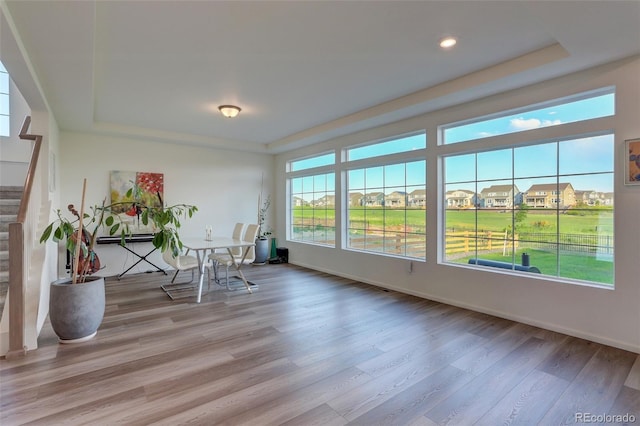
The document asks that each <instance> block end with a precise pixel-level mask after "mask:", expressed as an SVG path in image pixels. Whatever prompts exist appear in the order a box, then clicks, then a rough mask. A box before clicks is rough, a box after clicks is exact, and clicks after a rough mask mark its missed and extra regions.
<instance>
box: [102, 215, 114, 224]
mask: <svg viewBox="0 0 640 426" xmlns="http://www.w3.org/2000/svg"><path fill="white" fill-rule="evenodd" d="M113 221H114V219H113V216H109V217H107V218H106V219H105V221H104V224H105V225H107V226H111V225H113Z"/></svg>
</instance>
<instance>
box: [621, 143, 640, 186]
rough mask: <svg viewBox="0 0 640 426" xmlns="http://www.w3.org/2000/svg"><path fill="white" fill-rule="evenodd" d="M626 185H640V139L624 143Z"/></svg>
mask: <svg viewBox="0 0 640 426" xmlns="http://www.w3.org/2000/svg"><path fill="white" fill-rule="evenodd" d="M624 152H625V161H624V184H625V185H640V138H637V139H627V140H626V141H624Z"/></svg>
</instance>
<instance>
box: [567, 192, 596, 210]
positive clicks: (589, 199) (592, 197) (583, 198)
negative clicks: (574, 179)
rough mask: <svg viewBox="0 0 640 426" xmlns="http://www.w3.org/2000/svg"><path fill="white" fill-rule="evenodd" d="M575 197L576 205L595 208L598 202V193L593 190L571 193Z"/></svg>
mask: <svg viewBox="0 0 640 426" xmlns="http://www.w3.org/2000/svg"><path fill="white" fill-rule="evenodd" d="M573 192H574V194H575V196H576V204H577V205H579V204H584V205H586V206H595V205H596V204H597V200H598V193H597V192H596V191H593V190H578V189H576V190H575V191H573Z"/></svg>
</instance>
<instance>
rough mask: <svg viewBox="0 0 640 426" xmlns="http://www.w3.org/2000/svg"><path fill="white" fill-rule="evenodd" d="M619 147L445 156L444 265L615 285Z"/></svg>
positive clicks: (570, 145) (607, 142) (562, 144)
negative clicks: (616, 161) (616, 151)
mask: <svg viewBox="0 0 640 426" xmlns="http://www.w3.org/2000/svg"><path fill="white" fill-rule="evenodd" d="M613 141H614V138H613V135H612V134H605V135H598V136H590V137H581V138H575V139H571V140H564V141H558V142H550V143H540V144H534V145H529V146H523V147H513V148H507V149H497V150H492V151H485V152H478V153H471V154H462V155H452V156H448V157H445V158H444V176H445V191H444V197H445V199H444V203H443V205H444V206H445V223H446V229H445V247H444V252H445V259H446V261H447V262H452V263H464V264H469V263H473V264H479V265H484V266H489V267H499V268H506V269H512V270H520V271H524V273H538V272H539V273H541V274H543V275H549V276H555V277H561V278H566V279H572V280H582V281H590V282H595V283H598V284H604V285H613V278H614V277H613V273H614V267H613V260H614V256H613V254H614V253H613V250H614V244H613V236H614V234H613V213H614V197H613V186H614V185H613V183H614V172H613V170H614V144H613ZM523 266H527V268H525V267H523Z"/></svg>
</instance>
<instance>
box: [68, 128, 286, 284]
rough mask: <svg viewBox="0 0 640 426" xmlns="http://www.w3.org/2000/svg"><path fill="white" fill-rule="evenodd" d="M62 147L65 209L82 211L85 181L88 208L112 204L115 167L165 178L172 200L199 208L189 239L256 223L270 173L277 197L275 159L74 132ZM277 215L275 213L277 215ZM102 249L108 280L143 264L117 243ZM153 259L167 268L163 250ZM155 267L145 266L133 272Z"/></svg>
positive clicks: (184, 232) (139, 247)
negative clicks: (208, 228)
mask: <svg viewBox="0 0 640 426" xmlns="http://www.w3.org/2000/svg"><path fill="white" fill-rule="evenodd" d="M59 144H60V153H59V158H58V162H59V170H58V171H59V185H60V200H61V201H60V203H61V205H62V206H63V207H64V208H65V209H66V205H67V204H70V203H71V204H75V206H76V208H77V209H78V211H79V210H80V201H81V196H82V181H83V178H87V195H86V208H88V206H90V205H95V204H99V203H101V201H102V199H103V198H104V197H107V202H109V172H110V171H111V170H124V171H145V172H155V173H164V201H165V203H166V204H167V205H172V204H177V203H184V204H193V205H196V206H197V207H198V212H197V213H196V214H195V215H194V217H193V218H192V219H186V220H184V221H183V225H182V228H181V232H180V235H181V236H184V237H188V236H194V237H202V238H204V232H205V227H206V226H207V225H212V226H213V231H214V234H216V235H229V236H230V235H231V232H232V230H233V225H234V224H235V223H236V222H247V223H256V221H257V211H258V205H257V204H258V194H259V193H260V185H261V179H262V177H263V176H264V194H265V196H266V195H267V194H270V193H272V176H273V173H274V172H273V170H274V169H273V163H274V157H273V156H272V155H266V154H255V153H246V152H235V151H226V150H219V149H207V148H201V147H194V146H180V145H174V144H166V143H160V142H155V141H148V140H138V139H124V138H115V137H107V136H100V135H95V134H79V133H68V132H66V133H61V135H60V141H59ZM274 211H275V209H273V208H272V209H270V213H271V214H270V217H272V216H273V212H274ZM267 221H268V222H269V221H270V218H268V220H267ZM131 247H132V248H134V249H135V251H137V252H142V254H144V253H146V252H147V251H149V250H150V249H151V248H152V245H151V243H137V244H135V245H134V246H131ZM96 251H97V253H98V256H99V257H100V260H101V264H102V265H103V266H105V268H104V270H103V271H102V272H101V275H104V276H113V275H118V274H120V273H121V272H122V271H124V270H125V269H127V268H128V267H129V266H130V265H132V264H133V263H134V262H135V261H136V260H137V258H135V257H134V256H133V255H132V254H129V253H128V252H127V251H126V250H124V249H123V248H121V247H119V246H117V245H116V244H114V245H98V246H97V250H96ZM63 254H64V253H62V254H61V256H60V257H61V262H62V264H63V266H64V258H65V256H64V255H63ZM149 260H150V261H151V262H153V263H155V264H156V265H159V266H161V267H166V266H167V265H166V264H165V263H164V262H163V261H162V260H161V257H160V254H159V253H158V252H155V253H154V254H153V255H151V256H150V257H149ZM152 269H153V267H151V266H150V265H148V264H146V263H144V262H142V263H140V264H139V265H138V266H136V267H135V268H134V269H132V270H131V271H130V273H134V272H146V271H148V270H152ZM59 274H60V275H61V276H64V274H65V270H64V269H63V268H60V269H59Z"/></svg>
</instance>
